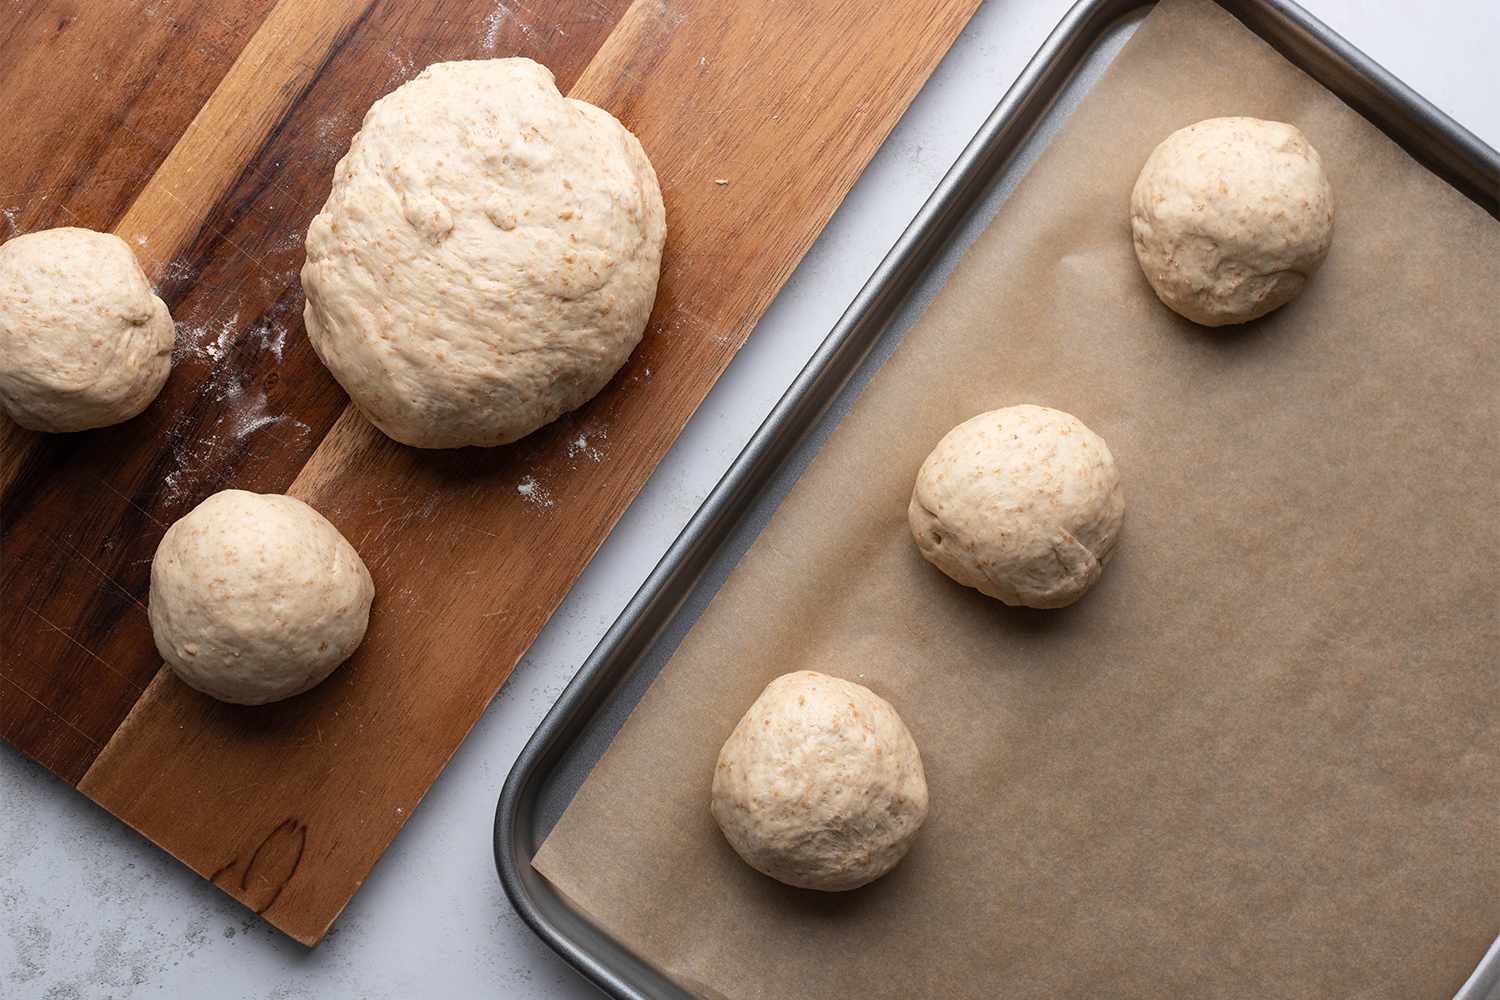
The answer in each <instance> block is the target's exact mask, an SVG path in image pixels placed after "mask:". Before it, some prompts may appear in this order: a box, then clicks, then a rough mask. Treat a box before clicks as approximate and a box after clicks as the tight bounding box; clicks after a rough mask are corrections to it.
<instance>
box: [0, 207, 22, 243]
mask: <svg viewBox="0 0 1500 1000" xmlns="http://www.w3.org/2000/svg"><path fill="white" fill-rule="evenodd" d="M20 210H21V209H20V208H19V207H17V208H0V215H3V216H4V217H5V235H6V236H15V235H16V234H17V233H19V232H20V231H21V227H20V226H18V225H16V213H17V212H19V211H20Z"/></svg>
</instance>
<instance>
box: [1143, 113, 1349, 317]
mask: <svg viewBox="0 0 1500 1000" xmlns="http://www.w3.org/2000/svg"><path fill="white" fill-rule="evenodd" d="M1130 227H1131V229H1132V230H1133V231H1134V233H1135V255H1136V258H1137V259H1138V260H1139V261H1140V262H1141V268H1142V269H1143V270H1144V271H1145V272H1146V279H1147V280H1148V281H1150V282H1151V287H1152V288H1154V289H1156V294H1157V297H1159V298H1160V299H1161V300H1162V301H1163V302H1165V303H1166V304H1167V305H1168V306H1169V307H1171V308H1172V309H1173V310H1174V311H1175V312H1177V313H1179V314H1181V315H1183V316H1185V317H1187V318H1188V319H1190V320H1192V321H1193V322H1195V323H1202V324H1203V325H1204V326H1224V325H1226V324H1229V323H1244V322H1246V321H1248V320H1252V319H1255V318H1256V317H1258V316H1264V315H1265V314H1266V313H1268V312H1270V311H1271V310H1272V309H1275V308H1277V307H1278V306H1282V305H1285V304H1286V303H1288V302H1290V301H1291V300H1292V299H1293V298H1294V297H1295V296H1296V295H1297V293H1298V292H1300V291H1301V290H1302V286H1303V285H1304V284H1306V282H1307V279H1308V278H1309V277H1310V276H1311V275H1312V273H1313V272H1314V271H1316V270H1317V269H1318V265H1320V264H1322V263H1323V258H1324V257H1326V256H1327V255H1328V247H1329V245H1330V244H1331V243H1332V242H1333V191H1332V190H1331V189H1330V188H1329V186H1328V178H1327V177H1325V176H1323V161H1322V159H1321V158H1320V157H1319V156H1318V151H1317V150H1316V149H1313V148H1312V146H1310V145H1308V142H1307V138H1306V137H1305V136H1303V134H1302V133H1301V132H1299V131H1298V130H1297V129H1296V128H1295V127H1294V126H1292V125H1286V124H1283V123H1281V122H1268V121H1261V120H1260V119H1258V118H1210V119H1208V120H1206V121H1201V122H1198V123H1197V124H1196V125H1189V126H1188V127H1187V128H1183V129H1178V130H1177V131H1176V132H1173V133H1172V134H1171V135H1169V136H1167V138H1166V140H1165V141H1164V142H1163V143H1162V144H1161V145H1159V146H1157V147H1156V149H1155V150H1154V151H1153V152H1152V153H1151V156H1150V158H1149V159H1147V160H1146V165H1145V167H1143V168H1142V169H1141V175H1140V177H1139V178H1137V180H1136V182H1135V190H1134V191H1133V192H1132V193H1131V196H1130Z"/></svg>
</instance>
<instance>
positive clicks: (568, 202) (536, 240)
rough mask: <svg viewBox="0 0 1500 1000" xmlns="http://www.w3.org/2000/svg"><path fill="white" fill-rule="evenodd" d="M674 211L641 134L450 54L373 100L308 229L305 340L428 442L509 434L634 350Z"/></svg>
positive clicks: (548, 81)
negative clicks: (669, 209)
mask: <svg viewBox="0 0 1500 1000" xmlns="http://www.w3.org/2000/svg"><path fill="white" fill-rule="evenodd" d="M665 235H666V214H665V211H664V210H663V207H662V200H661V189H660V188H659V187H658V186H657V182H656V174H655V172H654V171H653V170H652V169H651V164H650V162H649V161H648V160H647V159H646V154H645V152H644V151H643V150H642V149H641V144H640V143H639V142H638V141H637V140H636V138H635V136H633V135H631V134H630V132H629V131H627V130H626V129H625V127H624V126H623V125H621V124H620V123H619V122H618V121H616V120H615V119H614V118H613V117H611V116H610V114H609V113H608V112H606V111H602V110H600V109H599V108H596V107H594V106H593V105H592V104H587V103H584V102H583V101H576V100H573V99H572V98H569V97H564V96H563V95H561V94H559V93H558V91H557V86H556V84H554V83H553V80H552V73H551V72H550V71H549V70H548V69H547V68H546V67H544V66H540V65H538V64H537V63H534V62H532V61H531V60H529V59H489V60H480V61H474V62H445V63H436V64H434V65H432V66H429V67H427V69H426V70H424V71H423V72H422V74H421V75H420V76H418V77H417V78H416V79H415V80H412V81H411V82H409V83H406V84H403V85H402V86H400V87H398V88H397V89H396V90H395V91H393V92H392V93H390V94H387V95H386V96H385V97H383V98H381V99H380V100H378V101H376V102H375V104H374V105H373V106H372V107H371V108H370V111H369V113H368V114H367V115H365V120H364V125H363V126H362V127H361V129H360V131H359V134H358V135H356V136H355V137H354V141H353V142H352V143H351V144H350V146H349V152H348V154H347V155H346V156H345V157H344V158H343V159H342V160H341V161H339V165H338V168H337V170H335V172H334V176H333V190H332V191H331V193H330V194H329V195H328V201H327V202H326V203H325V204H324V205H323V210H322V212H320V213H319V214H318V216H317V217H316V218H314V219H313V221H312V225H311V227H310V228H309V229H308V231H307V263H306V264H305V265H304V266H303V268H302V284H303V287H304V288H305V289H306V290H307V308H306V310H305V316H306V321H307V334H308V337H309V338H310V339H311V341H312V346H313V349H314V350H316V351H317V352H318V357H320V358H322V360H323V363H324V364H325V365H327V366H328V368H329V370H330V371H332V372H333V376H334V378H336V379H338V380H339V383H340V384H341V385H343V387H344V389H345V390H346V391H347V392H348V393H349V396H350V398H351V399H352V400H353V401H354V403H355V405H356V406H358V407H359V409H360V410H361V411H362V412H363V413H364V415H365V416H366V417H368V418H369V419H370V422H371V423H373V424H374V425H375V426H376V427H379V428H380V429H381V430H382V431H384V432H385V433H386V434H388V435H389V436H391V437H393V438H395V439H396V440H397V441H400V442H403V443H405V444H409V445H415V446H417V447H420V448H455V447H459V446H461V445H498V444H505V443H507V442H510V441H514V440H516V439H517V438H520V437H524V436H525V435H527V434H530V433H531V432H532V431H534V430H536V429H537V428H538V427H541V426H542V425H543V424H546V423H550V422H551V421H553V420H555V419H557V418H558V417H559V416H561V415H562V414H564V413H566V412H568V411H569V410H572V409H574V408H576V407H578V406H581V405H582V404H583V403H585V402H586V401H588V400H589V399H590V398H592V397H593V396H594V394H595V393H597V392H598V391H599V390H600V389H602V388H604V386H605V384H606V383H607V382H609V380H610V379H611V378H612V377H613V376H614V374H615V372H616V371H618V370H619V369H620V366H621V365H623V364H624V363H625V360H626V359H627V358H628V357H629V356H630V352H631V351H633V350H634V349H635V346H636V344H638V343H640V340H641V335H642V333H643V332H644V330H645V327H646V320H647V318H648V317H649V316H650V314H651V305H652V303H653V302H654V301H655V300H656V282H657V277H658V276H659V274H660V272H661V251H662V241H663V239H664V238H665Z"/></svg>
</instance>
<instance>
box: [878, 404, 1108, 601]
mask: <svg viewBox="0 0 1500 1000" xmlns="http://www.w3.org/2000/svg"><path fill="white" fill-rule="evenodd" d="M1124 516H1125V495H1124V493H1122V492H1121V490H1120V474H1119V471H1118V470H1117V469H1116V468H1115V459H1114V456H1113V455H1111V454H1110V453H1109V446H1108V445H1106V444H1105V443H1104V439H1103V438H1101V437H1099V435H1097V434H1095V433H1094V432H1093V431H1091V430H1089V429H1088V428H1087V427H1085V426H1084V425H1083V422H1082V421H1081V420H1079V419H1078V418H1077V417H1075V416H1073V415H1072V414H1070V413H1064V412H1062V411H1061V410H1052V409H1048V408H1047V407H1045V406H1031V405H1022V406H1007V407H1005V408H1004V409H1000V410H991V411H990V412H988V413H981V414H980V415H979V416H977V417H974V418H973V419H970V420H965V421H964V422H963V423H961V424H959V425H958V426H957V427H955V428H953V429H952V430H951V431H949V432H948V433H947V434H945V435H944V436H943V439H942V440H941V441H939V442H938V445H937V447H936V448H934V449H933V450H932V454H930V455H928V456H927V460H926V461H925V462H923V463H922V468H921V470H920V471H919V472H918V473H917V484H916V488H915V489H913V490H912V494H911V504H910V506H908V507H907V520H908V522H909V523H910V524H911V533H912V537H913V538H915V539H916V541H917V547H918V548H920V549H921V550H922V555H924V556H926V557H927V561H928V562H930V563H932V564H933V565H934V566H936V567H937V568H938V569H940V570H942V571H943V572H944V573H947V574H948V575H949V576H950V577H952V578H953V579H955V580H957V581H958V582H959V583H961V584H963V585H964V586H966V587H973V588H974V589H975V590H978V591H979V592H980V593H982V594H987V595H988V596H990V597H993V598H995V599H996V600H999V601H1004V602H1005V603H1006V604H1011V605H1024V606H1026V607H1028V608H1061V607H1066V606H1067V605H1069V604H1072V603H1073V602H1074V601H1076V600H1078V599H1079V598H1080V597H1082V596H1083V595H1084V593H1085V592H1086V591H1087V590H1088V589H1089V588H1090V587H1092V586H1093V585H1094V584H1095V583H1097V582H1098V581H1099V576H1100V574H1101V573H1102V572H1103V568H1104V564H1105V563H1106V562H1107V561H1108V560H1109V557H1110V555H1111V554H1113V552H1114V550H1115V541H1116V539H1117V538H1118V537H1119V534H1120V522H1121V520H1122V519H1123V518H1124Z"/></svg>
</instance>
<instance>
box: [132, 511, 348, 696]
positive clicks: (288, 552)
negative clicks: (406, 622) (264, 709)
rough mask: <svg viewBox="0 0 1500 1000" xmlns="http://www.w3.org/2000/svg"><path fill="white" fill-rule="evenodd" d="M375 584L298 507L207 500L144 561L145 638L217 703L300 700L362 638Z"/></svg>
mask: <svg viewBox="0 0 1500 1000" xmlns="http://www.w3.org/2000/svg"><path fill="white" fill-rule="evenodd" d="M374 597H375V584H374V583H373V582H371V580H370V572H369V570H367V569H365V564H364V562H363V561H362V560H361V559H360V558H359V553H358V552H355V551H354V546H352V545H350V544H349V543H348V542H347V541H346V540H345V539H344V536H343V535H341V534H339V530H338V529H337V528H335V527H334V526H333V525H331V524H329V523H328V520H327V519H326V518H324V517H323V515H322V514H319V513H318V512H317V511H315V510H313V509H312V508H311V507H309V506H308V505H307V504H305V503H303V502H302V501H301V500H297V499H295V498H293V497H288V496H281V495H279V494H272V493H266V494H262V493H247V492H245V491H244V490H224V491H222V492H219V493H215V494H214V495H213V496H211V497H209V498H208V499H207V500H204V501H203V502H202V503H200V504H199V505H198V506H196V507H194V508H193V509H192V510H191V511H189V512H188V514H187V516H186V517H184V518H182V519H181V520H179V521H178V522H177V523H175V524H173V525H172V526H171V527H170V528H168V529H167V533H166V535H164V536H163V537H162V540H161V544H160V545H158V546H157V547H156V558H155V559H153V560H152V562H151V633H152V635H153V636H155V638H156V648H157V650H158V651H160V653H161V655H162V658H163V659H165V660H166V661H167V663H168V664H169V665H170V666H171V667H172V669H173V670H175V671H176V672H177V676H178V677H181V678H182V679H183V680H184V681H185V682H187V683H188V684H190V685H192V686H193V687H195V688H197V689H198V690H199V691H202V692H203V693H204V694H209V695H213V696H214V697H215V698H218V699H219V700H220V701H232V702H236V703H238V704H241V705H262V704H265V703H266V702H268V701H279V700H280V699H282V698H290V697H291V696H292V695H294V694H301V693H302V692H303V691H306V690H307V689H308V688H310V687H312V686H313V685H315V684H317V683H318V682H319V681H321V680H322V679H323V678H325V677H327V676H328V675H329V674H331V673H332V672H333V669H334V668H335V667H337V666H338V665H339V664H340V663H343V662H344V661H345V660H347V659H348V658H349V656H350V654H352V653H353V652H354V650H355V648H356V647H357V646H359V644H360V641H361V640H363V639H364V637H365V626H366V624H368V623H369V620H370V601H371V600H372V599H373V598H374Z"/></svg>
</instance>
